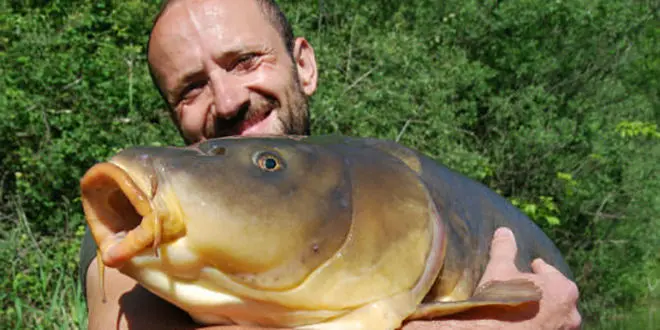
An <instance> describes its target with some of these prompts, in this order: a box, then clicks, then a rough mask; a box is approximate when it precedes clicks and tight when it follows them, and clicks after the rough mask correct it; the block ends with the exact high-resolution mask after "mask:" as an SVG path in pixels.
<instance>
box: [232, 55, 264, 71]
mask: <svg viewBox="0 0 660 330" xmlns="http://www.w3.org/2000/svg"><path fill="white" fill-rule="evenodd" d="M258 59H259V57H258V56H257V54H255V53H249V54H244V55H241V56H239V57H238V58H237V59H236V61H234V63H233V65H232V67H231V70H239V71H246V70H250V69H252V68H253V67H254V65H255V64H256V63H257V60H258Z"/></svg>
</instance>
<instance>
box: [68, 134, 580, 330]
mask: <svg viewBox="0 0 660 330" xmlns="http://www.w3.org/2000/svg"><path fill="white" fill-rule="evenodd" d="M80 188H81V200H82V204H83V209H84V213H85V218H86V221H87V223H88V226H89V228H90V230H91V233H92V236H93V237H94V240H95V242H96V243H97V246H98V256H99V260H101V261H102V262H100V263H99V265H100V266H101V267H112V268H116V269H118V270H119V271H120V272H121V273H123V274H126V275H127V276H129V277H131V278H133V279H135V280H136V281H137V282H139V283H140V284H141V285H142V286H143V287H145V288H146V289H148V290H149V291H151V292H153V293H155V294H156V295H158V296H160V297H161V298H163V299H164V300H166V301H168V302H170V303H172V304H174V305H176V306H178V307H179V308H181V309H182V310H184V311H186V312H187V313H188V314H190V316H191V317H192V318H193V319H194V320H195V321H196V322H198V323H201V324H239V325H257V326H263V327H287V328H294V329H320V330H336V329H356V330H357V329H383V330H386V329H397V328H399V327H400V326H401V325H402V324H405V322H409V321H411V320H418V319H436V318H440V317H443V316H446V315H451V314H455V313H460V312H462V311H465V310H469V309H472V308H476V307H482V306H508V307H511V308H516V307H520V306H523V305H524V304H527V303H533V302H538V301H540V299H541V298H542V292H541V291H540V289H539V288H538V287H537V286H536V285H535V284H534V283H533V282H531V281H528V280H525V279H515V280H510V281H490V282H488V283H484V284H482V285H479V282H480V279H481V277H482V275H483V273H484V270H485V268H486V264H487V262H488V256H489V248H490V242H491V239H492V236H493V233H494V231H495V229H496V228H498V227H508V228H510V229H511V230H512V231H513V233H514V235H515V236H516V242H517V245H518V254H517V256H516V266H517V267H518V268H519V269H520V270H521V271H525V272H530V271H531V269H530V264H531V262H532V260H534V259H535V258H543V259H544V260H545V261H546V262H548V263H549V264H551V265H553V266H554V267H556V268H557V269H558V270H559V271H561V272H562V273H563V274H564V275H565V276H567V277H568V278H570V279H572V278H573V274H572V272H571V270H570V267H569V266H568V265H567V263H566V262H565V260H564V258H563V257H562V254H561V252H560V251H559V249H558V248H557V247H556V246H555V244H554V243H553V242H552V241H551V240H550V239H549V238H548V236H546V235H545V233H544V232H543V231H542V230H541V229H540V228H539V227H538V226H537V225H536V224H535V223H534V222H533V221H532V220H530V219H529V218H528V217H527V216H526V215H525V214H524V213H522V212H521V211H520V210H519V209H517V208H516V207H515V206H513V205H512V204H511V203H510V202H508V201H507V200H506V199H505V198H504V197H502V196H500V195H499V194H497V193H495V192H494V191H493V190H491V189H489V188H488V187H487V186H485V185H483V184H481V183H479V182H477V181H475V180H472V179H470V178H468V177H467V176H464V175H462V174H460V173H458V172H456V171H453V170H451V169H449V168H448V167H446V166H444V165H442V164H441V163H440V162H439V161H436V160H434V159H432V158H430V157H428V156H425V155H424V154H422V153H421V152H419V151H417V150H415V149H412V148H408V147H406V146H404V145H402V144H399V143H396V142H393V141H389V140H386V139H376V138H362V137H348V136H341V135H319V136H265V137H226V138H217V139H210V140H206V141H203V142H200V143H197V144H194V145H191V146H188V147H170V146H167V147H140V146H136V147H129V148H126V149H124V150H122V151H120V152H119V153H117V154H116V155H114V156H112V157H111V158H109V160H107V161H105V162H100V163H97V164H95V165H94V166H92V167H91V168H90V169H88V170H87V172H86V173H85V174H84V176H83V177H82V179H81V181H80ZM102 281H103V279H101V282H102ZM101 285H102V283H101Z"/></svg>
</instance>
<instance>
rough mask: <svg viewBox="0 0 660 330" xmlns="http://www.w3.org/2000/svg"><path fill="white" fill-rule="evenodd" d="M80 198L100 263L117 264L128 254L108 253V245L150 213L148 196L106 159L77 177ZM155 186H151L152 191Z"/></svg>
mask: <svg viewBox="0 0 660 330" xmlns="http://www.w3.org/2000/svg"><path fill="white" fill-rule="evenodd" d="M80 188H81V200H82V204H83V210H84V213H85V218H86V220H87V223H88V225H89V227H90V230H91V232H92V236H93V237H94V240H95V241H96V242H97V243H98V247H99V250H100V252H101V254H102V256H103V263H104V264H106V265H107V266H110V267H119V266H120V265H121V264H122V263H123V262H125V261H126V260H127V259H130V257H132V255H128V254H126V255H122V256H121V257H119V256H116V255H114V256H113V255H112V253H108V252H111V250H112V249H111V248H112V247H113V246H114V245H117V244H119V243H121V241H123V240H124V238H125V237H126V236H127V235H128V234H130V233H131V232H133V231H135V230H136V229H137V228H139V227H141V224H142V221H143V219H144V218H145V217H147V216H149V215H151V214H152V213H153V211H154V210H153V208H152V206H151V202H150V198H149V196H148V195H147V194H146V193H145V192H144V191H143V190H142V189H141V188H140V187H139V186H138V184H137V183H136V182H135V181H134V180H133V178H132V177H131V176H130V174H129V173H128V172H127V171H126V170H124V169H123V168H121V167H120V166H118V165H117V164H114V163H111V162H106V163H100V164H97V165H94V166H93V167H92V168H90V169H89V170H88V171H87V172H86V173H85V175H84V176H83V178H82V179H81V181H80ZM154 189H157V186H155V187H154V186H152V194H153V193H154V192H155V191H154ZM140 243H141V244H139V245H144V246H143V247H140V246H139V245H136V246H135V247H134V248H133V249H132V250H137V249H138V248H146V247H148V246H149V243H151V242H149V239H148V238H147V239H142V240H140Z"/></svg>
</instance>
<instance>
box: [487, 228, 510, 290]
mask: <svg viewBox="0 0 660 330" xmlns="http://www.w3.org/2000/svg"><path fill="white" fill-rule="evenodd" d="M517 253H518V246H517V245H516V238H515V237H514V235H513V232H512V231H511V229H509V228H506V227H500V228H498V229H497V230H496V231H495V233H494V234H493V241H492V242H491V245H490V260H489V261H488V265H487V266H486V271H485V272H484V276H483V279H484V280H486V279H492V278H501V277H503V276H511V275H512V274H517V273H519V271H518V268H517V267H516V264H515V259H516V254H517Z"/></svg>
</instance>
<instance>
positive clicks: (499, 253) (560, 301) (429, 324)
mask: <svg viewBox="0 0 660 330" xmlns="http://www.w3.org/2000/svg"><path fill="white" fill-rule="evenodd" d="M517 252H518V248H517V246H516V240H515V237H514V236H513V233H512V232H511V230H509V229H508V228H499V229H498V230H497V231H495V235H494V236H493V242H492V244H491V251H490V260H489V262H488V265H487V267H486V271H485V272H484V275H483V277H482V278H481V282H480V283H479V285H481V284H484V283H486V282H488V281H492V280H511V279H516V278H525V279H528V280H530V281H532V282H534V283H535V284H536V285H537V286H538V287H539V288H541V290H542V292H543V298H542V299H541V301H540V303H539V304H527V305H525V306H523V307H521V308H518V309H511V308H507V309H504V308H497V307H484V308H478V309H474V310H470V311H467V312H465V313H462V314H458V315H455V316H449V317H448V318H445V319H441V320H436V321H414V322H410V323H408V324H407V325H406V326H405V327H403V330H415V329H434V330H440V329H579V328H580V324H581V323H582V318H581V316H580V313H579V311H578V309H577V300H578V297H579V292H578V288H577V286H576V285H575V283H573V282H572V281H571V280H569V279H568V278H566V277H565V276H564V275H563V274H562V273H561V272H559V271H558V270H557V269H556V268H554V267H552V266H551V265H549V264H547V263H545V262H544V261H543V260H541V259H536V260H534V262H532V270H533V272H534V273H522V272H520V271H519V270H518V268H517V267H516V265H515V258H516V254H517Z"/></svg>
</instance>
